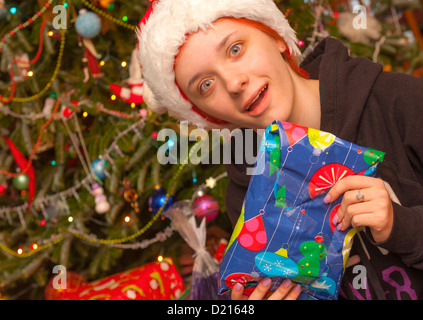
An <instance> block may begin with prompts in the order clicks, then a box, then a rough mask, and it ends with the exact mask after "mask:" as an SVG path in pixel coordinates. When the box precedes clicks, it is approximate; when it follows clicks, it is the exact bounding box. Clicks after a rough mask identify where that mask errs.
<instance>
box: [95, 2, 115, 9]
mask: <svg viewBox="0 0 423 320" xmlns="http://www.w3.org/2000/svg"><path fill="white" fill-rule="evenodd" d="M98 3H99V5H100V7H102V8H104V9H108V10H113V9H114V7H115V5H114V0H99V1H98Z"/></svg>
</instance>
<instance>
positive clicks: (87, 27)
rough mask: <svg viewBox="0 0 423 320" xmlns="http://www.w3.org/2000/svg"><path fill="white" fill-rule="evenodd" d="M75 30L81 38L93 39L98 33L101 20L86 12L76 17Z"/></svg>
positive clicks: (92, 13)
mask: <svg viewBox="0 0 423 320" xmlns="http://www.w3.org/2000/svg"><path fill="white" fill-rule="evenodd" d="M75 29H76V32H77V33H78V34H79V35H80V36H81V37H83V38H94V37H95V36H96V35H98V34H99V33H100V30H101V20H100V18H99V16H98V15H96V14H95V13H94V12H91V11H87V12H85V13H82V14H80V15H78V17H77V18H76V21H75Z"/></svg>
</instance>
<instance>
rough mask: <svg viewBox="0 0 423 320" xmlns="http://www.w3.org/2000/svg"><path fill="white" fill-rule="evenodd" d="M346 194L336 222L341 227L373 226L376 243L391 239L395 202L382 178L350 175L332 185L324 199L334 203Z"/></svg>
mask: <svg viewBox="0 0 423 320" xmlns="http://www.w3.org/2000/svg"><path fill="white" fill-rule="evenodd" d="M341 194H344V198H343V199H342V202H341V206H340V207H339V209H338V212H337V214H336V215H335V216H334V218H333V220H332V222H333V224H334V225H337V224H338V225H337V227H336V228H337V229H338V230H342V231H344V230H345V229H346V228H348V227H349V226H350V225H352V227H353V228H358V227H364V226H366V227H369V228H370V230H371V233H372V236H373V239H374V240H375V241H376V242H382V241H385V240H386V239H388V237H389V235H390V233H391V230H392V225H393V220H394V218H393V217H394V214H393V207H392V201H391V198H390V197H389V193H388V191H387V190H386V188H385V184H384V183H383V181H382V180H381V179H377V178H372V177H367V176H357V175H355V176H348V177H346V178H344V179H342V180H340V181H339V182H338V183H336V184H335V186H333V187H332V189H331V190H330V191H329V192H328V194H327V195H326V197H325V199H324V202H325V203H330V202H333V201H334V200H336V199H337V198H338V197H339V196H340V195H341Z"/></svg>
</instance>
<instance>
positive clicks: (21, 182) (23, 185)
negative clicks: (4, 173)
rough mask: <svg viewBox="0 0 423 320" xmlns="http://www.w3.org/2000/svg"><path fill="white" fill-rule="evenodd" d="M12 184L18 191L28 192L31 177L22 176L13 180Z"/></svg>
mask: <svg viewBox="0 0 423 320" xmlns="http://www.w3.org/2000/svg"><path fill="white" fill-rule="evenodd" d="M12 183H13V185H14V186H15V188H16V189H18V190H27V189H28V187H29V177H28V176H27V175H26V174H22V175H20V176H17V177H15V178H13V179H12Z"/></svg>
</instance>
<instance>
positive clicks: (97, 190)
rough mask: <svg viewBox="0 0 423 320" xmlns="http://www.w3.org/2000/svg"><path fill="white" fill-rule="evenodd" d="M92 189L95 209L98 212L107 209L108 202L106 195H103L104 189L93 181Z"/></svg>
mask: <svg viewBox="0 0 423 320" xmlns="http://www.w3.org/2000/svg"><path fill="white" fill-rule="evenodd" d="M92 191H93V194H94V200H95V211H96V212H97V213H100V214H103V213H106V212H107V211H109V210H110V204H109V202H108V201H107V199H106V196H105V195H104V189H103V188H102V187H101V186H100V185H99V184H98V183H95V184H94V185H93V186H92Z"/></svg>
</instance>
